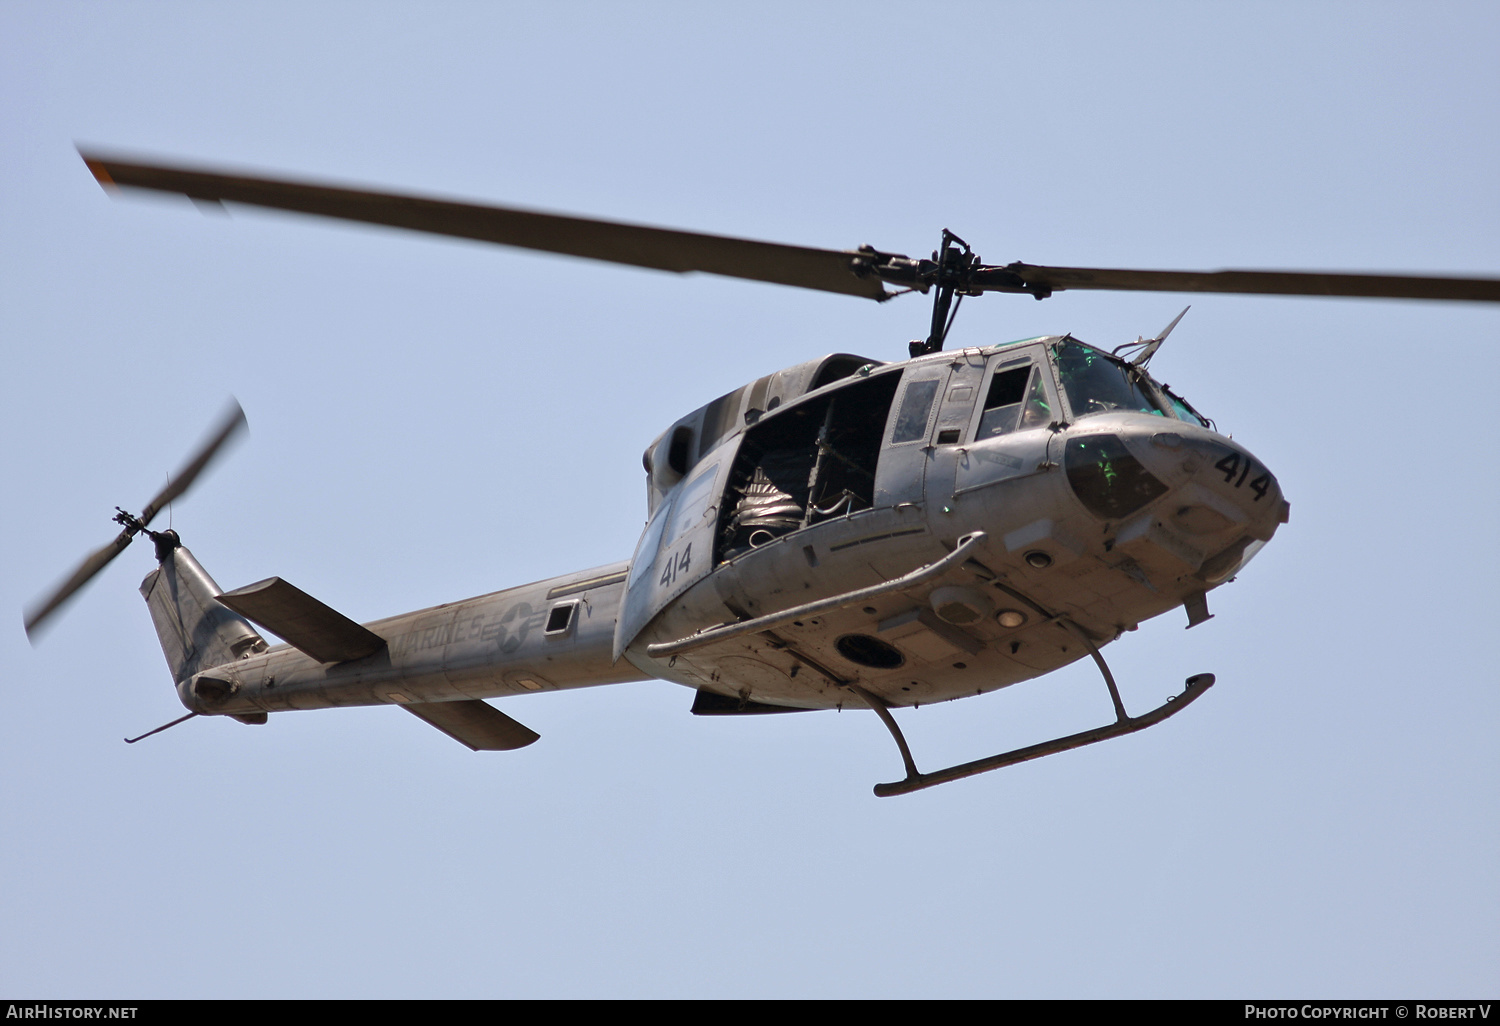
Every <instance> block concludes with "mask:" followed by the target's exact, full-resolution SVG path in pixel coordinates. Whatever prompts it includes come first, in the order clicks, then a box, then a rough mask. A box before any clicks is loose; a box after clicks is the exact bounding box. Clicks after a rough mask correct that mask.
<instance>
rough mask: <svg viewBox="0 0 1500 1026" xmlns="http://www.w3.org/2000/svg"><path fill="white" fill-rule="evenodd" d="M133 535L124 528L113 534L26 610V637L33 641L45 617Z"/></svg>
mask: <svg viewBox="0 0 1500 1026" xmlns="http://www.w3.org/2000/svg"><path fill="white" fill-rule="evenodd" d="M134 537H135V532H134V531H132V530H130V529H129V528H126V529H125V530H123V531H121V532H120V533H119V534H117V535H116V536H115V540H114V541H112V542H110V543H109V544H108V545H105V546H104V547H103V548H101V549H99V550H98V551H97V552H94V553H92V554H91V555H90V556H89V557H88V558H87V559H85V560H84V561H83V562H82V563H80V564H79V565H78V569H77V570H75V571H73V576H72V577H69V578H68V579H67V580H66V581H64V582H63V583H62V584H60V585H58V587H57V590H56V591H54V592H53V593H52V594H51V595H49V596H47V598H46V599H45V600H43V601H41V602H39V603H37V604H36V605H34V606H32V607H31V608H29V609H28V610H27V611H26V637H27V638H29V639H31V640H33V641H35V640H36V631H37V628H39V627H41V625H42V624H43V623H45V622H46V620H47V618H48V617H50V616H51V615H52V614H53V613H55V612H57V610H58V607H60V606H61V605H62V604H63V603H64V602H66V601H68V599H70V598H72V597H73V596H74V595H75V594H76V593H77V592H78V589H79V588H82V587H83V586H84V585H85V584H87V583H89V581H91V580H92V579H93V577H94V575H95V574H97V573H98V572H99V571H100V570H103V569H104V568H105V567H106V566H108V565H109V563H110V560H112V559H114V558H115V557H116V556H118V555H119V554H120V553H122V552H124V551H125V549H126V547H127V546H129V545H130V541H131V539H132V538H134Z"/></svg>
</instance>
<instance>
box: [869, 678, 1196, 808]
mask: <svg viewBox="0 0 1500 1026" xmlns="http://www.w3.org/2000/svg"><path fill="white" fill-rule="evenodd" d="M1213 684H1214V675H1213V674H1211V673H1200V674H1197V675H1195V676H1192V677H1189V678H1188V679H1187V687H1186V688H1184V689H1183V692H1182V694H1180V695H1174V696H1173V697H1171V698H1169V699H1167V701H1166V704H1164V705H1161V706H1158V707H1157V708H1155V709H1152V710H1151V711H1150V712H1148V713H1146V714H1145V715H1143V716H1124V715H1122V716H1121V717H1120V718H1119V719H1118V720H1116V721H1115V722H1114V723H1111V724H1109V725H1108V726H1104V727H1095V728H1094V729H1093V730H1085V731H1083V732H1082V733H1080V734H1069V735H1068V736H1067V737H1059V738H1054V739H1053V740H1051V741H1043V742H1042V743H1041V744H1038V745H1031V746H1029V747H1026V748H1017V749H1015V750H1014V751H1010V752H1004V753H1002V754H1000V755H992V756H990V757H989V758H988V759H976V760H975V761H973V762H965V763H960V764H959V765H957V766H949V767H948V768H947V769H941V770H937V771H936V772H934V773H920V772H918V771H917V765H916V763H915V762H914V761H913V760H912V757H911V749H910V748H909V747H908V746H907V744H906V739H905V738H904V737H902V736H901V728H900V727H898V726H897V725H896V719H895V717H894V716H892V715H891V713H890V710H889V709H888V708H887V707H886V704H885V703H884V702H883V701H881V700H880V698H878V697H877V696H875V695H872V694H870V693H869V692H868V691H866V690H865V689H864V688H861V687H859V686H858V685H851V690H853V691H855V692H856V693H857V694H858V695H859V696H860V697H861V698H863V699H864V700H865V702H866V703H867V704H868V705H869V706H870V707H871V708H872V709H874V710H875V712H876V714H877V715H878V716H879V717H880V719H881V720H882V721H883V722H884V723H885V725H886V728H887V729H888V730H890V732H891V736H892V737H894V738H895V739H896V745H897V747H899V748H900V749H901V759H902V761H903V762H905V763H906V779H905V780H897V781H895V782H893V783H889V784H876V785H875V797H877V798H889V797H891V796H892V795H897V794H908V793H910V792H912V791H920V790H922V789H923V788H924V787H934V786H936V785H938V784H946V783H947V782H948V781H950V780H959V779H961V778H963V777H972V776H974V775H975V774H978V773H988V772H989V771H990V770H997V769H1000V768H1001V767H1003V766H1013V765H1015V764H1016V763H1018V762H1028V761H1030V760H1032V759H1040V758H1041V757H1042V756H1044V755H1052V754H1054V753H1056V752H1066V751H1067V750H1068V749H1070V748H1082V747H1083V746H1084V745H1091V744H1094V743H1095V742H1098V741H1108V740H1109V739H1110V738H1112V737H1120V736H1122V735H1125V734H1134V733H1135V732H1136V731H1138V730H1145V729H1146V728H1147V727H1149V726H1151V725H1152V724H1155V723H1160V722H1161V721H1162V720H1164V719H1166V718H1167V717H1168V716H1172V715H1174V714H1176V713H1178V712H1180V711H1181V710H1183V709H1185V708H1187V706H1188V705H1189V704H1191V703H1192V702H1193V700H1194V699H1196V698H1197V697H1198V696H1199V695H1201V694H1203V692H1205V691H1207V690H1208V689H1209V688H1211V687H1213ZM1111 690H1113V688H1111Z"/></svg>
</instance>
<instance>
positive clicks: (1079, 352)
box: [1052, 338, 1166, 420]
mask: <svg viewBox="0 0 1500 1026" xmlns="http://www.w3.org/2000/svg"><path fill="white" fill-rule="evenodd" d="M1052 356H1053V358H1054V359H1055V360H1056V361H1057V373H1058V377H1060V378H1061V379H1062V384H1063V390H1064V391H1066V392H1067V395H1068V405H1069V406H1071V407H1072V408H1073V419H1074V420H1077V419H1079V418H1081V417H1087V416H1089V415H1090V414H1094V413H1113V412H1116V411H1121V410H1124V411H1129V412H1133V413H1149V414H1153V415H1155V416H1157V417H1162V416H1166V414H1165V412H1164V411H1163V410H1162V408H1161V406H1160V405H1159V404H1158V400H1157V399H1156V397H1155V396H1154V395H1153V394H1152V392H1151V390H1150V388H1149V387H1148V386H1147V385H1145V384H1144V382H1143V381H1142V377H1143V376H1142V375H1139V374H1138V373H1137V372H1135V371H1134V370H1133V369H1132V368H1131V367H1130V365H1129V364H1125V363H1122V362H1120V361H1119V360H1116V359H1115V358H1114V357H1112V356H1110V355H1109V354H1108V353H1104V352H1101V351H1099V350H1098V349H1095V348H1094V347H1093V346H1086V345H1084V344H1083V343H1082V342H1079V341H1077V340H1076V339H1071V338H1065V339H1063V340H1062V341H1061V342H1055V343H1053V345H1052Z"/></svg>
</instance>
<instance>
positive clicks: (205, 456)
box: [141, 399, 247, 526]
mask: <svg viewBox="0 0 1500 1026" xmlns="http://www.w3.org/2000/svg"><path fill="white" fill-rule="evenodd" d="M246 423H247V422H246V420H245V411H244V410H243V409H241V408H240V404H239V403H238V402H237V401H235V400H232V399H231V400H230V404H229V409H228V410H226V411H225V413H224V418H223V420H221V421H220V423H219V426H218V427H217V428H216V429H215V430H214V433H213V435H212V436H210V437H209V439H208V441H206V442H204V443H203V446H202V447H201V448H200V449H199V450H198V452H197V453H195V454H194V456H193V458H192V459H190V460H189V461H188V463H187V465H186V466H185V467H183V468H182V469H181V470H180V471H178V472H177V474H176V476H174V477H173V478H172V480H171V481H169V482H168V483H167V486H166V487H165V488H163V489H162V490H161V491H160V492H158V493H157V494H156V497H155V498H153V499H152V500H151V501H150V502H149V503H148V504H147V505H146V508H145V509H144V510H143V511H142V512H141V525H142V526H145V525H146V524H149V523H151V518H152V517H154V516H156V514H158V513H160V512H161V511H162V510H163V509H165V508H166V507H167V504H168V503H170V502H172V501H173V500H174V499H177V498H178V497H180V496H181V495H182V493H183V492H185V491H187V490H188V489H189V488H191V487H192V486H193V482H194V481H196V480H197V479H198V475H199V474H201V473H203V471H204V469H205V468H206V467H207V466H208V465H209V464H210V463H212V462H213V459H214V457H215V456H217V455H218V454H219V450H220V449H222V448H223V447H224V446H225V445H226V444H227V443H228V442H229V440H230V439H231V438H233V437H234V436H235V435H236V434H237V433H238V432H239V431H241V430H242V429H243V428H244V427H245V426H246Z"/></svg>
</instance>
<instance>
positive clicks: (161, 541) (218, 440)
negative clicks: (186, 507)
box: [26, 399, 247, 643]
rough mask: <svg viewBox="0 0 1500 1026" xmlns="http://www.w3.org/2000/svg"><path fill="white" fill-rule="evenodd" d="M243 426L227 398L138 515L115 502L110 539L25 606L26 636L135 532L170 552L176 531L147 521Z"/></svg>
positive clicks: (122, 548)
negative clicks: (115, 527) (209, 428)
mask: <svg viewBox="0 0 1500 1026" xmlns="http://www.w3.org/2000/svg"><path fill="white" fill-rule="evenodd" d="M246 426H247V423H246V420H245V411H244V410H242V409H241V408H240V404H239V403H238V402H236V401H234V400H232V399H231V400H230V405H229V409H228V410H226V411H225V413H224V416H223V417H222V418H221V419H220V421H219V423H218V425H217V426H216V427H215V429H214V431H213V434H212V435H210V436H209V438H208V439H207V440H205V441H204V443H203V444H202V445H200V446H199V447H198V449H197V451H196V452H195V453H194V454H193V456H192V458H191V459H189V460H188V462H187V465H186V466H184V467H183V468H182V470H181V471H179V472H178V473H177V474H174V475H173V476H172V477H171V478H170V479H169V480H168V482H167V485H166V487H165V488H163V489H162V490H161V491H160V492H158V493H157V494H156V495H155V496H154V497H153V498H152V499H151V501H150V502H148V503H147V504H146V507H145V509H143V510H142V511H141V513H140V515H139V516H136V515H133V514H131V513H129V512H127V511H126V510H123V509H120V507H118V506H116V507H115V510H116V513H115V516H114V521H115V523H117V524H119V525H120V526H121V528H122V530H121V531H120V533H119V534H117V535H115V537H114V540H113V541H111V542H109V543H108V544H107V545H104V546H103V547H101V548H99V549H97V550H96V551H94V552H92V553H90V554H89V555H88V557H87V558H85V559H84V560H83V562H82V563H80V564H79V565H78V569H77V570H75V571H73V574H72V576H70V577H69V578H68V579H67V580H65V581H64V582H63V583H62V584H60V585H59V586H58V587H57V588H56V589H54V590H53V591H52V592H51V593H50V594H48V595H47V596H46V597H44V598H42V599H40V600H38V601H37V602H36V603H35V604H33V605H32V606H30V607H28V609H27V610H26V636H27V637H28V638H30V639H31V641H32V642H33V643H35V641H36V639H37V636H38V633H39V632H40V630H41V628H42V627H43V626H44V625H45V624H46V623H47V621H48V620H49V619H50V618H51V617H52V615H53V614H54V613H56V612H57V611H58V610H59V609H60V608H62V606H63V605H64V604H66V603H67V601H68V600H69V599H71V598H72V597H73V596H74V595H76V594H77V593H78V591H79V590H80V589H82V588H83V586H84V585H85V584H87V583H88V582H89V581H91V580H93V579H94V576H95V575H96V574H98V573H99V571H101V570H103V569H104V568H105V567H106V566H108V565H109V564H110V563H111V562H112V561H113V560H114V558H115V557H116V556H118V555H119V554H120V553H122V552H124V551H125V550H126V549H127V548H128V547H129V546H130V543H131V542H132V541H134V540H135V536H136V535H138V534H144V535H146V536H147V537H148V538H150V539H151V540H152V541H153V542H155V543H156V546H157V555H158V556H160V555H161V553H162V550H163V548H164V547H165V550H166V551H168V552H170V551H171V550H172V549H174V548H176V547H177V533H176V532H175V531H172V530H166V531H153V530H151V529H150V524H151V521H152V520H153V519H155V517H156V515H157V514H158V513H160V512H161V511H162V510H163V509H165V508H166V507H167V506H168V505H169V504H170V503H171V502H172V501H173V500H174V499H177V498H179V497H181V496H182V494H183V493H184V492H186V491H187V490H188V489H189V488H191V487H192V485H193V482H194V481H196V480H197V479H198V476H199V475H200V474H202V473H203V471H204V470H206V469H207V468H208V466H209V464H211V463H212V462H213V461H214V458H215V457H217V456H218V454H219V452H220V451H221V450H222V449H223V448H224V446H226V445H227V444H228V443H229V442H230V441H231V440H232V439H233V438H234V437H235V436H236V435H237V434H238V433H239V432H241V431H243V430H244V429H245V428H246Z"/></svg>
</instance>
